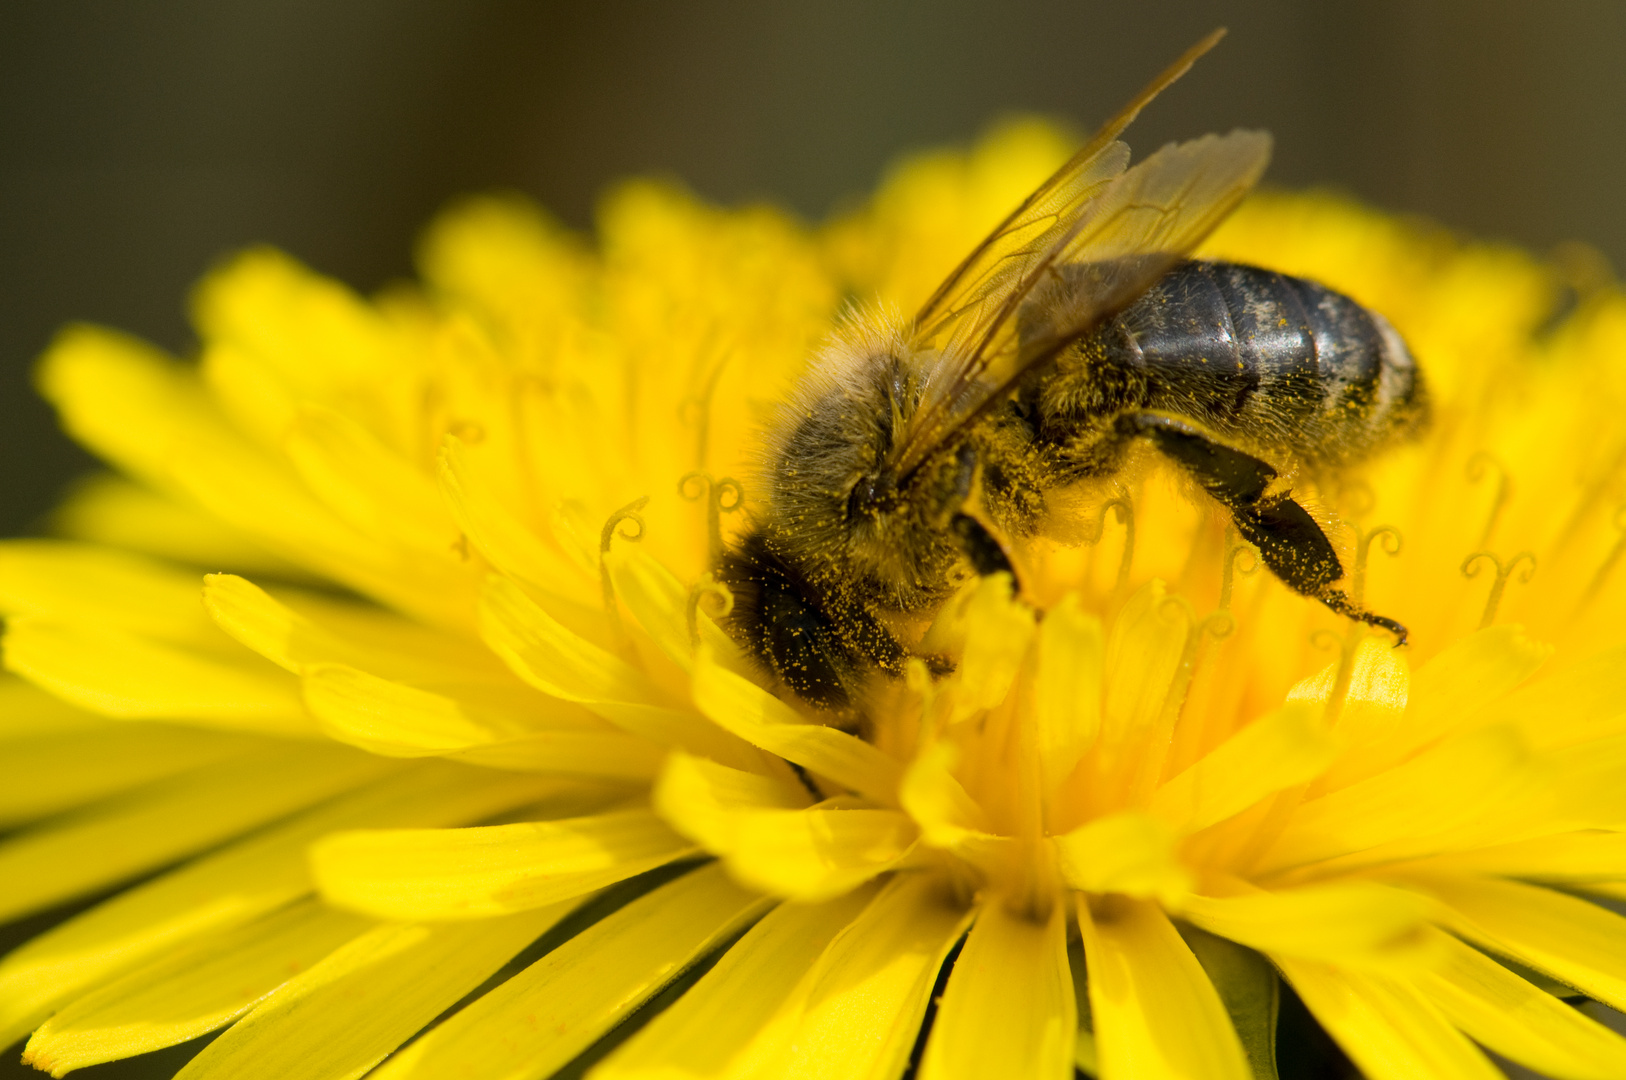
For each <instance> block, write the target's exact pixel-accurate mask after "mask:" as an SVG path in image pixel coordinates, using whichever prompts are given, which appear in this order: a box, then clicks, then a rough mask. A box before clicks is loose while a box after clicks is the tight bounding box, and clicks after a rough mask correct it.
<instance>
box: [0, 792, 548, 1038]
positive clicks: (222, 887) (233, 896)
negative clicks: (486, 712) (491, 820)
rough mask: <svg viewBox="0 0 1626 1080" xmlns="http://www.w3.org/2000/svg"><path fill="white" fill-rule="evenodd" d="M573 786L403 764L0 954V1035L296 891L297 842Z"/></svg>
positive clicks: (459, 815) (458, 820) (302, 890)
mask: <svg viewBox="0 0 1626 1080" xmlns="http://www.w3.org/2000/svg"><path fill="white" fill-rule="evenodd" d="M575 791H576V785H572V784H568V783H565V782H562V781H556V780H543V779H539V778H535V777H528V776H519V775H505V774H503V773H492V772H490V771H488V770H485V769H471V768H467V767H464V766H457V765H447V764H441V763H434V764H425V765H418V766H412V767H410V768H407V769H405V770H403V771H402V772H401V773H399V774H397V775H395V776H393V777H390V778H388V779H385V780H383V781H380V782H379V783H376V784H373V785H371V786H369V787H367V788H363V789H362V790H360V791H357V792H355V793H353V794H351V795H346V796H343V797H341V798H339V799H335V800H333V801H332V802H330V803H326V804H324V805H322V806H319V807H317V808H315V809H313V810H310V811H307V812H306V813H304V814H301V815H299V816H297V817H295V818H293V819H291V820H289V821H288V822H286V823H284V824H281V825H277V826H273V827H272V828H270V829H267V830H265V831H263V832H260V833H257V834H255V835H253V836H251V837H249V838H248V839H246V840H242V841H239V842H237V843H235V844H232V845H230V846H228V847H226V848H224V849H222V850H221V851H218V852H215V853H213V854H210V855H207V856H204V857H203V858H201V859H198V860H197V861H196V862H192V863H189V864H187V865H185V866H182V867H181V868H179V869H178V870H173V871H170V872H169V873H166V874H163V875H161V876H159V877H157V878H154V879H153V880H151V881H148V882H145V883H143V884H141V885H138V886H136V887H135V888H132V889H127V890H125V891H124V892H122V893H119V894H118V895H117V896H115V897H113V898H112V899H110V900H107V901H104V902H103V903H101V904H99V905H97V906H96V907H93V908H91V909H90V910H89V911H85V912H83V913H81V914H79V915H75V916H73V917H72V918H70V919H68V920H67V921H65V922H63V923H60V924H58V925H57V926H55V927H53V928H51V929H50V930H47V931H46V932H45V933H43V934H41V935H39V936H38V937H36V938H34V939H33V940H32V941H30V942H28V943H27V944H26V945H23V946H22V947H20V948H18V949H17V950H16V951H14V952H12V953H11V954H10V955H9V956H7V957H6V958H5V959H4V960H0V1043H7V1044H9V1043H10V1042H12V1041H13V1040H15V1039H16V1038H17V1037H18V1036H20V1035H22V1034H23V1033H24V1032H26V1031H27V1030H28V1029H29V1028H31V1027H33V1026H34V1025H35V1024H37V1023H38V1022H39V1021H40V1020H42V1019H44V1018H45V1016H46V1015H47V1014H48V1013H50V1012H51V1010H52V1009H53V1008H54V1007H55V1005H56V1004H57V1003H59V1002H61V1001H64V1000H66V999H68V998H72V997H74V996H75V995H77V994H79V993H81V992H82V991H83V990H84V989H86V988H87V987H90V986H93V985H95V984H96V983H97V982H99V981H101V980H104V979H107V978H109V977H111V976H114V975H117V974H119V973H121V972H124V971H127V970H129V969H130V968H132V967H134V966H135V965H137V964H140V963H143V962H145V961H147V960H149V959H150V958H152V957H154V956H157V955H159V954H160V953H162V952H164V951H165V950H168V949H173V948H176V947H177V946H179V945H181V944H184V943H185V942H187V941H191V940H195V939H196V938H198V937H199V936H201V935H204V934H208V933H211V932H215V931H218V930H223V929H226V928H229V927H233V926H238V925H241V924H243V923H245V922H248V921H249V920H251V919H255V918H258V917H260V916H262V915H264V914H266V913H267V912H269V911H272V910H274V909H276V908H278V907H281V906H283V905H284V904H288V903H290V902H292V901H294V900H297V899H298V898H300V897H301V896H304V895H306V894H307V893H309V892H310V891H311V889H312V885H311V881H310V877H309V875H308V874H307V873H306V863H305V849H306V848H307V847H308V846H309V844H310V843H311V841H312V840H315V839H316V838H317V837H320V836H323V835H325V834H327V833H329V832H332V831H333V830H335V829H353V828H358V827H365V826H373V827H377V826H410V825H418V826H425V825H457V824H462V823H464V822H468V821H479V820H481V819H484V818H488V817H490V816H491V815H493V814H496V813H500V812H502V811H505V810H510V809H513V808H514V807H516V806H519V805H522V804H527V803H532V802H535V801H536V800H538V799H543V798H546V797H547V796H548V795H549V794H550V793H555V792H569V793H574V792H575ZM571 797H575V796H574V795H573V794H572V796H571Z"/></svg>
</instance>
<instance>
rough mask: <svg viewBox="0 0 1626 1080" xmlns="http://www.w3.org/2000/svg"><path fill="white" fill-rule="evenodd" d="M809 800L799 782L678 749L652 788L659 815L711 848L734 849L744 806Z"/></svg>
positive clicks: (784, 806)
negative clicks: (722, 763)
mask: <svg viewBox="0 0 1626 1080" xmlns="http://www.w3.org/2000/svg"><path fill="white" fill-rule="evenodd" d="M810 802H811V798H810V796H809V795H808V792H807V789H806V788H803V787H801V785H799V784H793V783H789V782H786V781H784V780H781V779H779V778H777V777H768V776H763V775H761V774H760V773H751V772H742V771H741V770H739V769H730V768H728V767H727V766H725V765H718V764H717V763H716V762H714V761H707V760H706V759H705V758H697V757H694V756H692V755H690V754H685V753H684V752H683V751H681V750H676V751H673V752H672V753H671V754H670V755H669V756H668V758H667V760H666V765H665V767H664V768H663V769H662V770H661V778H660V781H659V782H658V783H657V784H656V785H655V791H654V804H655V809H656V810H658V811H659V812H660V814H661V816H662V817H664V818H665V819H666V820H667V821H668V822H669V823H671V825H672V827H673V828H675V829H677V830H678V831H679V832H681V833H682V834H683V835H685V836H687V837H689V838H690V839H691V840H693V841H694V842H695V843H697V844H700V845H701V846H702V847H704V848H705V849H706V850H707V851H710V852H713V853H721V852H725V851H731V850H733V848H734V844H735V835H736V826H737V825H738V824H739V821H740V814H741V813H742V812H745V811H749V810H764V809H777V810H799V809H802V808H804V807H806V806H808V805H809V803H810Z"/></svg>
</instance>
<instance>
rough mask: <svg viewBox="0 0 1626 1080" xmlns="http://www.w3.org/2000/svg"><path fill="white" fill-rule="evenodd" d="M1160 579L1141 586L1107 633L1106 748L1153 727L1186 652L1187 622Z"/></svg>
mask: <svg viewBox="0 0 1626 1080" xmlns="http://www.w3.org/2000/svg"><path fill="white" fill-rule="evenodd" d="M1165 601H1166V592H1165V589H1164V587H1163V583H1162V582H1161V581H1153V582H1151V583H1149V584H1148V585H1146V586H1145V587H1144V588H1142V589H1140V590H1139V591H1138V592H1136V593H1135V595H1134V596H1132V597H1130V598H1129V601H1128V602H1127V603H1126V604H1125V605H1124V608H1123V611H1121V612H1119V614H1118V617H1117V619H1115V620H1113V623H1112V632H1111V635H1110V636H1109V637H1108V638H1107V660H1106V669H1107V670H1108V671H1110V672H1112V678H1111V679H1109V680H1108V681H1107V694H1106V701H1105V704H1104V706H1103V708H1102V713H1101V740H1102V743H1103V744H1104V748H1106V749H1113V748H1119V747H1123V746H1125V745H1127V744H1129V743H1130V742H1132V741H1134V740H1136V739H1139V738H1141V737H1143V736H1144V735H1145V734H1146V733H1147V732H1149V731H1150V730H1151V728H1152V726H1153V724H1155V723H1156V722H1157V720H1158V718H1159V716H1160V714H1161V713H1162V712H1163V706H1164V702H1165V701H1166V700H1167V698H1168V695H1169V691H1170V690H1171V688H1172V686H1173V683H1174V675H1175V671H1176V670H1177V669H1178V668H1179V666H1180V658H1181V655H1182V654H1183V652H1184V651H1185V645H1186V632H1187V621H1186V618H1185V616H1184V615H1183V614H1182V613H1181V612H1179V611H1178V610H1172V611H1171V609H1170V606H1169V605H1168V604H1166V603H1165Z"/></svg>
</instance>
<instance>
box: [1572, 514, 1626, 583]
mask: <svg viewBox="0 0 1626 1080" xmlns="http://www.w3.org/2000/svg"><path fill="white" fill-rule="evenodd" d="M1615 529H1616V531H1617V532H1619V533H1620V538H1619V539H1618V540H1616V541H1615V546H1614V547H1612V548H1610V549H1609V554H1607V555H1605V556H1604V557H1603V562H1602V563H1600V564H1598V572H1597V573H1596V574H1593V575H1592V582H1591V583H1590V584H1589V585H1587V588H1586V595H1584V596H1582V597H1581V603H1582V604H1583V605H1585V604H1586V603H1587V602H1588V601H1589V600H1591V599H1592V598H1593V597H1594V596H1597V595H1598V593H1600V592H1601V591H1603V583H1604V582H1605V581H1607V580H1608V579H1609V574H1610V572H1611V571H1612V570H1614V568H1615V564H1616V563H1618V562H1620V559H1621V556H1622V555H1626V503H1622V504H1621V505H1620V506H1617V507H1616V508H1615Z"/></svg>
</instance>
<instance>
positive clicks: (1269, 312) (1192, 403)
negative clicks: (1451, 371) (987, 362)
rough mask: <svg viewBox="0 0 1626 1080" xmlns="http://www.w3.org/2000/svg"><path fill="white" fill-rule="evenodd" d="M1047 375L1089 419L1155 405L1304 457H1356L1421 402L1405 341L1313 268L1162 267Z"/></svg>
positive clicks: (1416, 415) (1410, 423)
mask: <svg viewBox="0 0 1626 1080" xmlns="http://www.w3.org/2000/svg"><path fill="white" fill-rule="evenodd" d="M1069 368H1071V369H1072V370H1071V372H1068V370H1067V369H1069ZM1058 374H1059V375H1061V376H1062V379H1061V381H1062V382H1063V383H1067V382H1070V381H1071V382H1074V385H1073V386H1072V387H1071V390H1072V391H1074V392H1075V393H1079V392H1082V394H1083V397H1082V398H1078V397H1075V398H1074V400H1073V402H1072V403H1071V405H1072V411H1073V412H1074V417H1075V419H1078V418H1082V417H1081V416H1079V411H1080V408H1081V407H1082V411H1083V412H1087V413H1089V414H1091V415H1092V416H1094V417H1099V418H1104V417H1103V416H1102V414H1103V413H1104V412H1117V411H1120V410H1124V409H1151V410H1157V411H1162V412H1169V413H1174V414H1176V415H1179V416H1183V417H1187V418H1189V419H1191V420H1195V421H1197V422H1199V423H1201V424H1203V425H1204V426H1206V427H1208V428H1209V429H1210V430H1212V431H1213V432H1214V433H1215V434H1216V435H1218V436H1221V437H1227V436H1229V437H1233V438H1236V439H1238V440H1241V441H1243V442H1246V443H1255V444H1258V443H1263V444H1267V445H1272V446H1277V447H1280V448H1282V449H1285V450H1287V451H1289V452H1291V453H1292V454H1294V455H1295V456H1296V457H1298V458H1299V459H1300V460H1301V461H1303V462H1305V463H1306V464H1312V465H1314V464H1334V463H1338V462H1342V461H1348V460H1351V459H1354V458H1358V457H1360V456H1362V455H1363V454H1365V453H1367V452H1369V451H1371V450H1372V449H1374V448H1376V447H1377V446H1379V445H1380V444H1382V443H1385V442H1388V441H1390V440H1391V439H1392V438H1393V437H1395V436H1398V435H1401V434H1403V433H1405V432H1408V431H1412V430H1414V429H1416V428H1417V427H1419V426H1420V424H1421V423H1422V421H1423V420H1424V419H1425V417H1426V414H1427V405H1426V400H1425V397H1424V394H1423V386H1422V382H1421V378H1420V376H1419V374H1418V372H1417V369H1416V366H1415V365H1414V364H1413V362H1412V358H1411V354H1410V353H1409V352H1408V351H1407V349H1406V345H1405V343H1404V342H1403V341H1401V339H1400V336H1399V335H1398V334H1396V333H1395V331H1394V330H1393V328H1391V327H1390V326H1389V324H1388V323H1387V322H1386V321H1385V320H1384V319H1383V317H1382V316H1380V315H1377V314H1375V313H1373V312H1370V311H1368V310H1367V309H1366V308H1364V307H1362V306H1361V305H1359V304H1357V303H1356V302H1355V301H1353V300H1351V299H1350V298H1349V297H1347V296H1343V295H1341V294H1339V293H1335V292H1333V291H1331V290H1330V289H1327V288H1325V287H1324V286H1321V285H1318V284H1316V283H1315V282H1313V281H1307V280H1305V279H1303V278H1295V277H1288V276H1287V275H1285V274H1278V273H1275V272H1273V271H1270V270H1261V269H1258V268H1257V267H1252V266H1241V265H1238V264H1236V263H1223V262H1187V263H1182V264H1181V265H1179V266H1177V267H1175V268H1174V269H1173V270H1172V271H1170V272H1169V273H1168V274H1167V275H1165V276H1164V277H1163V278H1162V279H1160V280H1159V281H1158V282H1157V284H1155V285H1153V286H1152V288H1151V289H1149V290H1147V292H1146V293H1145V294H1144V295H1142V296H1141V297H1140V299H1138V300H1136V301H1135V302H1134V303H1133V304H1131V305H1130V306H1129V307H1127V308H1126V309H1124V310H1123V311H1122V312H1121V313H1119V314H1118V315H1117V316H1116V317H1115V318H1113V319H1112V320H1111V321H1110V322H1108V323H1107V324H1106V325H1105V326H1103V327H1102V328H1101V329H1100V330H1098V331H1097V332H1096V333H1095V334H1093V335H1091V337H1090V338H1089V339H1087V340H1086V341H1085V342H1083V343H1081V346H1080V347H1079V350H1078V352H1076V353H1074V354H1073V355H1072V356H1069V357H1064V358H1063V359H1062V362H1061V370H1060V371H1059V372H1058ZM1069 375H1070V376H1071V378H1070V379H1069ZM1052 389H1055V390H1060V389H1062V388H1061V387H1053V388H1052ZM1063 396H1070V395H1067V394H1064V395H1063ZM1058 404H1063V405H1064V407H1065V404H1066V403H1058ZM1051 418H1052V419H1053V420H1060V419H1061V418H1060V417H1058V416H1056V415H1055V414H1054V412H1052V415H1051Z"/></svg>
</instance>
